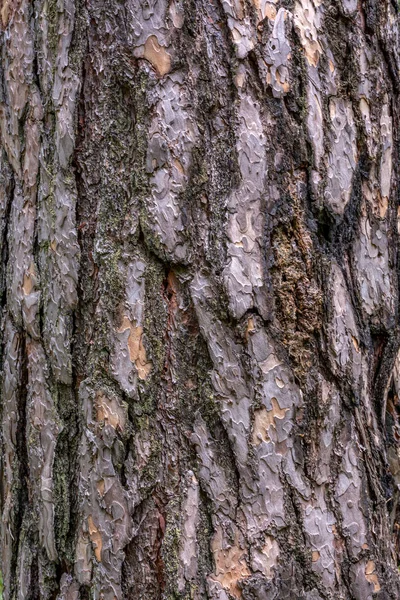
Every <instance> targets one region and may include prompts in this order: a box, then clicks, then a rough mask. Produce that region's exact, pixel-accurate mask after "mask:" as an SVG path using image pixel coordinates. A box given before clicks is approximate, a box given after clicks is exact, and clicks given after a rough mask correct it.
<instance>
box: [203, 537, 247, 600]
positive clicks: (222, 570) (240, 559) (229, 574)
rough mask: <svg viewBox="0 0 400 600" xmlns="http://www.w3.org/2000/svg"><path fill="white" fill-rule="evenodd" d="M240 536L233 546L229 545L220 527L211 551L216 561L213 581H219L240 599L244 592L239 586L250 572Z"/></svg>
mask: <svg viewBox="0 0 400 600" xmlns="http://www.w3.org/2000/svg"><path fill="white" fill-rule="evenodd" d="M237 538H238V536H237V535H236V536H235V541H234V543H233V544H232V545H228V544H227V543H226V542H225V541H224V540H223V532H222V528H221V527H218V528H217V531H216V532H215V535H214V537H213V540H212V542H211V549H212V552H213V555H214V561H215V574H214V576H213V579H215V580H217V581H219V583H220V584H221V585H222V587H223V588H225V589H226V590H227V591H228V592H229V593H230V594H232V596H235V598H240V597H241V595H242V592H241V590H240V587H239V585H238V583H239V581H240V580H241V579H245V578H246V577H249V575H250V571H249V568H248V566H247V563H246V551H245V550H244V549H243V548H241V547H240V546H239V543H238V539H237Z"/></svg>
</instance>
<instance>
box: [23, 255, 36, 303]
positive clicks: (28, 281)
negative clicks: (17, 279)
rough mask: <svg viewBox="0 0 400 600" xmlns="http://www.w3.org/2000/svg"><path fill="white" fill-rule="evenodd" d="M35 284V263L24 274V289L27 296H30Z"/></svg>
mask: <svg viewBox="0 0 400 600" xmlns="http://www.w3.org/2000/svg"><path fill="white" fill-rule="evenodd" d="M34 286H35V265H34V264H33V263H31V264H30V267H29V271H28V272H27V273H25V274H24V283H23V285H22V290H23V292H24V295H25V296H29V294H30V293H31V292H32V290H33V288H34Z"/></svg>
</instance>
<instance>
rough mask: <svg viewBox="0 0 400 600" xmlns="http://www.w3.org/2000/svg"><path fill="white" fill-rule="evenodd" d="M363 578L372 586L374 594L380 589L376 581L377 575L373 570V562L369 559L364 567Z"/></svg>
mask: <svg viewBox="0 0 400 600" xmlns="http://www.w3.org/2000/svg"><path fill="white" fill-rule="evenodd" d="M365 578H366V580H367V581H368V582H369V583H372V585H373V586H374V594H376V593H377V592H379V591H380V589H381V586H380V584H379V581H378V576H377V574H376V571H375V563H374V561H373V560H369V561H368V562H367V564H366V567H365Z"/></svg>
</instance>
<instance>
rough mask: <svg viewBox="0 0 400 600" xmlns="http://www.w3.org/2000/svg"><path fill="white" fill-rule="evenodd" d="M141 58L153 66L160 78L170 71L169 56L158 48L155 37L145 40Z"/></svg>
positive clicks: (161, 48)
mask: <svg viewBox="0 0 400 600" xmlns="http://www.w3.org/2000/svg"><path fill="white" fill-rule="evenodd" d="M143 58H145V59H146V60H148V61H149V63H151V64H152V65H153V67H154V68H155V70H156V71H157V73H158V74H159V75H160V77H164V75H166V74H167V73H169V71H170V70H171V56H170V55H169V54H168V52H167V51H166V50H165V48H163V47H162V46H160V44H159V43H158V39H157V38H156V36H155V35H151V36H150V37H148V38H147V40H146V43H145V45H144V51H143Z"/></svg>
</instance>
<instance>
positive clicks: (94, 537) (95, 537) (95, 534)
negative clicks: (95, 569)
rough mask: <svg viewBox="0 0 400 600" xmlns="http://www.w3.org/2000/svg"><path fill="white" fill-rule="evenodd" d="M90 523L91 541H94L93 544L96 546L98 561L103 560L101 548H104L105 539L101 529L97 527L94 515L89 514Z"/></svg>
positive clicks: (95, 552)
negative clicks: (102, 536)
mask: <svg viewBox="0 0 400 600" xmlns="http://www.w3.org/2000/svg"><path fill="white" fill-rule="evenodd" d="M88 525H89V536H90V541H91V542H92V544H93V546H94V554H95V556H96V559H97V561H98V562H101V550H102V548H103V541H102V539H101V533H100V531H99V530H98V529H97V527H96V525H95V524H94V521H93V517H92V515H89V517H88Z"/></svg>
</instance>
